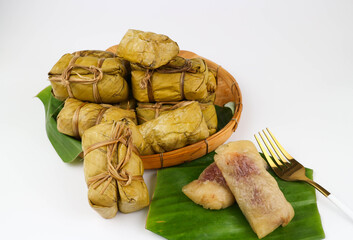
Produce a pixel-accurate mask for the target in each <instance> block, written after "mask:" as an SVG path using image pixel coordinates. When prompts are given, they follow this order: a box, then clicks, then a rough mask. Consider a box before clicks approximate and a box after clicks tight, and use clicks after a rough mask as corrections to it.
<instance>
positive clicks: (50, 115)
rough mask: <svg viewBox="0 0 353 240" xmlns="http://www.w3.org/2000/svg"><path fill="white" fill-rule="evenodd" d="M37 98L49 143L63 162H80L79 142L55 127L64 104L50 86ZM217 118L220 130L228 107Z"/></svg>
mask: <svg viewBox="0 0 353 240" xmlns="http://www.w3.org/2000/svg"><path fill="white" fill-rule="evenodd" d="M37 97H38V98H39V99H40V100H41V101H42V103H43V105H44V110H45V126H46V131H47V135H48V138H49V141H50V142H51V144H52V145H53V147H54V149H55V151H56V152H57V153H58V155H59V156H60V158H61V159H62V160H63V161H64V162H73V161H76V160H82V158H81V157H80V154H81V152H82V148H81V142H80V141H79V140H77V139H75V138H73V137H70V136H67V135H65V134H62V133H60V132H59V131H58V129H57V127H56V117H57V115H58V114H59V112H60V110H61V109H62V108H63V105H64V102H62V101H59V100H58V99H56V98H54V97H53V95H52V94H51V86H48V87H47V88H45V89H43V90H42V91H41V92H40V93H39V94H38V95H37ZM216 112H217V117H218V126H217V129H218V130H220V129H222V128H223V127H224V126H225V125H227V123H228V122H229V121H230V120H231V118H232V115H233V114H232V110H231V109H230V108H228V107H220V106H216Z"/></svg>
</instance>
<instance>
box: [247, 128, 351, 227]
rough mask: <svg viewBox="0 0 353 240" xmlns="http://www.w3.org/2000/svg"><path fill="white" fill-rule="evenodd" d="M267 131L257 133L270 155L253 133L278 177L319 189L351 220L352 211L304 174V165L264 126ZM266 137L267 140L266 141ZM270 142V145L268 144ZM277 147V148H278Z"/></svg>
mask: <svg viewBox="0 0 353 240" xmlns="http://www.w3.org/2000/svg"><path fill="white" fill-rule="evenodd" d="M266 130H267V131H265V130H262V132H263V133H264V135H265V136H264V135H263V134H262V133H261V132H259V135H260V137H261V139H262V141H263V143H264V144H265V146H266V148H267V149H268V151H269V152H270V153H271V155H272V158H271V156H270V155H269V154H268V152H267V151H266V149H265V147H264V146H263V144H262V143H261V141H260V139H259V138H258V136H256V135H254V136H255V138H256V141H257V143H258V144H259V146H260V148H261V151H262V153H263V154H264V155H265V158H266V160H267V162H268V164H269V165H270V167H271V168H272V169H273V171H274V172H275V173H276V175H277V176H278V177H280V178H281V179H283V180H285V181H304V182H307V183H308V184H310V185H312V186H313V187H315V188H316V189H317V190H318V191H320V192H321V193H322V194H323V195H324V196H325V197H327V198H328V199H330V200H331V202H333V203H334V204H335V205H336V206H337V207H338V208H340V209H341V210H342V211H343V212H344V213H346V214H347V216H348V217H350V218H351V220H353V211H352V210H351V209H349V208H348V207H347V206H346V205H345V204H343V203H342V202H341V201H339V200H338V199H337V198H336V197H335V196H333V195H332V194H331V193H330V192H329V191H327V190H326V189H325V188H323V187H321V186H320V185H319V184H317V183H316V182H314V181H313V180H311V179H309V178H308V177H306V176H305V167H304V166H303V165H301V164H300V163H299V162H298V161H296V160H295V159H294V158H293V157H292V156H291V155H290V154H289V153H288V152H287V151H286V150H285V149H284V148H283V147H282V146H281V144H280V143H279V142H278V141H277V139H276V138H275V137H274V136H273V134H272V133H271V131H270V130H269V129H268V128H266ZM266 139H267V141H266ZM268 142H269V143H270V145H271V146H272V148H271V146H270V145H269V144H268ZM278 149H279V150H278Z"/></svg>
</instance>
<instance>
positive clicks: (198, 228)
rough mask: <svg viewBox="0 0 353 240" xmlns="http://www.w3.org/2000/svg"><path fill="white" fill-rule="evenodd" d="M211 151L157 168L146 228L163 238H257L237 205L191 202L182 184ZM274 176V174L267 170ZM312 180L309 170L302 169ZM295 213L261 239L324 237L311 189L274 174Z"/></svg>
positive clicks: (209, 157) (201, 166)
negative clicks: (218, 206)
mask: <svg viewBox="0 0 353 240" xmlns="http://www.w3.org/2000/svg"><path fill="white" fill-rule="evenodd" d="M213 156H214V152H212V153H209V154H208V155H206V156H204V157H201V158H199V159H197V160H195V161H192V162H188V163H184V164H182V165H179V166H175V167H170V168H165V169H161V170H158V172H157V184H156V188H155V191H154V195H153V199H152V202H151V205H150V209H149V213H148V217H147V222H146V228H147V229H148V230H150V231H152V232H154V233H156V234H158V235H160V236H162V237H165V238H167V239H173V240H174V239H183V240H185V239H188V240H192V239H221V240H226V239H232V240H237V239H239V240H240V239H241V240H247V239H258V238H257V236H256V234H255V233H254V232H253V231H252V229H251V227H250V225H249V223H248V222H247V220H246V219H245V217H244V215H243V214H242V212H241V210H240V209H239V207H238V205H237V204H234V205H232V206H231V207H228V208H226V209H223V210H207V209H204V208H202V207H201V206H199V205H197V204H195V203H194V202H192V201H191V200H190V199H189V198H187V197H186V196H185V195H184V194H183V193H182V191H181V189H182V187H183V186H184V185H186V184H188V183H189V182H191V181H193V180H195V179H197V178H198V176H199V175H200V173H201V172H202V171H203V170H204V169H205V168H206V167H207V166H208V165H209V164H211V163H212V162H213ZM270 173H271V174H272V175H273V176H274V173H273V172H272V171H270ZM306 175H307V176H308V177H309V178H311V179H312V176H313V170H311V169H306ZM275 179H276V180H277V182H278V185H279V187H280V189H281V190H282V192H283V193H284V195H285V197H286V198H287V200H288V201H289V202H290V203H291V204H292V206H293V208H294V211H295V216H294V218H293V220H292V221H291V222H290V223H289V224H288V225H287V226H286V227H279V228H277V229H276V230H275V231H274V232H272V233H271V234H269V235H267V236H266V237H265V238H263V239H278V240H283V239H285V240H292V239H293V240H300V239H305V240H309V239H310V240H312V239H323V238H324V237H325V234H324V231H323V229H322V225H321V218H320V215H319V212H318V209H317V205H316V195H315V189H314V188H313V187H311V186H309V185H307V184H305V183H302V182H286V181H283V180H281V179H279V178H278V177H276V176H275Z"/></svg>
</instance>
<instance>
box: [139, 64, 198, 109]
mask: <svg viewBox="0 0 353 240" xmlns="http://www.w3.org/2000/svg"><path fill="white" fill-rule="evenodd" d="M190 71H191V72H194V71H192V63H191V61H190V60H189V59H185V64H184V65H183V66H182V67H176V68H157V69H146V72H145V76H144V77H143V78H142V80H141V81H140V88H141V89H146V88H147V94H148V100H149V102H154V96H153V90H152V75H153V73H154V72H158V73H181V75H180V95H181V99H184V98H185V96H184V79H185V73H186V72H190Z"/></svg>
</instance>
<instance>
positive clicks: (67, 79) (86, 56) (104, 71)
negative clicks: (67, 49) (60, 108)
mask: <svg viewBox="0 0 353 240" xmlns="http://www.w3.org/2000/svg"><path fill="white" fill-rule="evenodd" d="M126 66H127V62H126V61H125V60H123V59H121V58H119V57H117V56H116V55H115V54H113V53H110V52H105V51H79V52H74V53H72V54H71V53H68V54H65V55H64V56H62V57H61V58H60V60H59V61H58V62H57V63H56V64H55V65H54V67H53V68H52V69H51V70H50V72H49V80H50V82H51V85H52V88H53V90H52V91H53V95H54V96H55V97H56V98H57V99H59V100H62V101H63V100H65V99H66V98H68V97H71V98H76V99H79V100H83V101H89V102H96V103H118V102H121V101H124V100H127V98H128V94H129V87H128V84H127V82H126V80H125V78H126V76H127V69H126Z"/></svg>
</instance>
